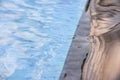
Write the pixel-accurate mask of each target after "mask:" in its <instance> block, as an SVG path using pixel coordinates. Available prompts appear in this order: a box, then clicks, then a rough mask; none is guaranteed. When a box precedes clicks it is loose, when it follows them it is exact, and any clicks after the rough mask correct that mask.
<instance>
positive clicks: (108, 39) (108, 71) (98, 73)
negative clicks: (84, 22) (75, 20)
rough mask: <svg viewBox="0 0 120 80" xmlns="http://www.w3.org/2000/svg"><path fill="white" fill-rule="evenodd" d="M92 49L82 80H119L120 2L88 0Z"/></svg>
mask: <svg viewBox="0 0 120 80" xmlns="http://www.w3.org/2000/svg"><path fill="white" fill-rule="evenodd" d="M90 16H91V32H90V38H91V39H90V44H91V50H90V52H89V54H88V57H87V59H86V61H85V64H84V66H83V73H82V80H120V0H91V4H90Z"/></svg>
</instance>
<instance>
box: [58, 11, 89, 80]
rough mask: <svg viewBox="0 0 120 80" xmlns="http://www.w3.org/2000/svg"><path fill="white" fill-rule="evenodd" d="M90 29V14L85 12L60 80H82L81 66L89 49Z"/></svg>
mask: <svg viewBox="0 0 120 80" xmlns="http://www.w3.org/2000/svg"><path fill="white" fill-rule="evenodd" d="M89 30H90V21H89V15H88V13H85V12H84V13H83V15H82V17H81V20H80V22H79V24H78V27H77V30H76V32H75V35H74V37H73V41H72V44H71V46H70V49H69V52H68V55H67V58H66V61H65V64H64V67H63V71H62V73H61V76H60V79H59V80H81V79H80V78H81V70H82V69H81V68H82V65H83V64H84V59H85V58H86V55H87V53H88V51H89Z"/></svg>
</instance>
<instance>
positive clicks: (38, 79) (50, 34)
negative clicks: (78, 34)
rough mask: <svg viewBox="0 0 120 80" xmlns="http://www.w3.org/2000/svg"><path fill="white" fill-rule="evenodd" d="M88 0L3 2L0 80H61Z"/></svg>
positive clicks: (1, 5) (1, 3) (0, 25)
mask: <svg viewBox="0 0 120 80" xmlns="http://www.w3.org/2000/svg"><path fill="white" fill-rule="evenodd" d="M85 2H86V0H0V80H58V78H59V75H60V73H61V70H62V67H63V64H64V61H65V58H66V55H67V51H68V49H69V46H70V42H71V40H72V36H73V34H74V31H75V29H76V27H77V24H78V22H79V19H80V16H81V13H82V11H83V9H84V8H83V6H84V5H85Z"/></svg>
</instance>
